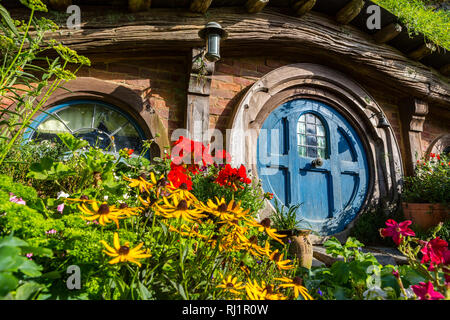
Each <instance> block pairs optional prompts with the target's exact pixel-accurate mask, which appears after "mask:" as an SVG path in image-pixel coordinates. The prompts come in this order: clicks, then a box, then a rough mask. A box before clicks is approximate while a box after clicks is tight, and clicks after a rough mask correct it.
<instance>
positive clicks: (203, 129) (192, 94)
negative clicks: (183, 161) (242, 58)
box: [186, 48, 214, 143]
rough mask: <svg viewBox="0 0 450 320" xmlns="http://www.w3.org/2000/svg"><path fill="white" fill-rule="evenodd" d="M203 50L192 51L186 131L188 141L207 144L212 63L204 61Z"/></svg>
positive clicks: (195, 49)
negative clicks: (188, 136)
mask: <svg viewBox="0 0 450 320" xmlns="http://www.w3.org/2000/svg"><path fill="white" fill-rule="evenodd" d="M203 53H204V52H203V48H194V49H192V67H191V73H190V77H189V87H188V93H187V110H186V129H187V131H188V132H189V135H190V139H193V140H196V141H202V142H204V143H209V136H208V135H207V132H208V129H209V95H210V90H211V75H212V74H213V72H214V62H209V61H207V60H206V59H205V57H204V54H203Z"/></svg>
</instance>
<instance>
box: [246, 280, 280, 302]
mask: <svg viewBox="0 0 450 320" xmlns="http://www.w3.org/2000/svg"><path fill="white" fill-rule="evenodd" d="M245 291H246V292H247V297H248V298H249V300H286V299H287V297H285V296H283V295H282V294H281V293H276V292H274V289H273V286H272V285H266V282H265V281H264V280H263V281H262V282H261V285H259V284H258V282H257V281H256V280H255V281H254V282H252V281H251V280H250V281H249V282H247V284H246V286H245Z"/></svg>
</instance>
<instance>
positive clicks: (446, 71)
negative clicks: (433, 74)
mask: <svg viewBox="0 0 450 320" xmlns="http://www.w3.org/2000/svg"><path fill="white" fill-rule="evenodd" d="M439 72H440V73H442V74H443V75H444V76H446V77H450V63H448V64H446V65H445V66H443V67H442V68H440V69H439Z"/></svg>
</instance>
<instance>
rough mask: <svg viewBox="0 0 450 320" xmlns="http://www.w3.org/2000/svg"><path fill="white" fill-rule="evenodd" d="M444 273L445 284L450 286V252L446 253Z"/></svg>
mask: <svg viewBox="0 0 450 320" xmlns="http://www.w3.org/2000/svg"><path fill="white" fill-rule="evenodd" d="M442 269H443V271H444V277H445V282H446V283H447V284H450V250H447V251H445V252H444V268H442Z"/></svg>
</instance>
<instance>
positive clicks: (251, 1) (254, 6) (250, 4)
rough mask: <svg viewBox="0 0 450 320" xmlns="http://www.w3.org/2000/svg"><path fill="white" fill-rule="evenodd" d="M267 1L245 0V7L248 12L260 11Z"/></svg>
mask: <svg viewBox="0 0 450 320" xmlns="http://www.w3.org/2000/svg"><path fill="white" fill-rule="evenodd" d="M268 3H269V0H247V2H246V3H245V7H246V8H247V12H248V13H258V12H261V11H262V10H263V9H264V7H265V6H266V5H267V4H268Z"/></svg>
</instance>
